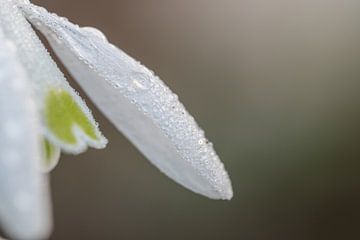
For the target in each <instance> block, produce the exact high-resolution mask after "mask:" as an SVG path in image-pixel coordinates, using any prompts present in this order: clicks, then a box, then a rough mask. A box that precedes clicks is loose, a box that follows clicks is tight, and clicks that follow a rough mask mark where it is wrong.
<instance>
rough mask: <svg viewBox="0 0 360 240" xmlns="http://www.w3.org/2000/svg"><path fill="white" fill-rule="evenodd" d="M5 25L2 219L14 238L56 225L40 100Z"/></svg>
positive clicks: (0, 49)
mask: <svg viewBox="0 0 360 240" xmlns="http://www.w3.org/2000/svg"><path fill="white" fill-rule="evenodd" d="M15 51H16V48H15V45H14V44H12V43H11V42H9V41H8V40H5V38H4V36H3V34H2V31H1V28H0V223H1V226H2V227H3V229H4V231H5V232H6V233H7V234H8V235H9V236H10V237H12V238H14V239H44V238H46V237H48V235H49V233H50V231H51V228H52V218H51V213H50V212H51V210H50V200H49V193H48V185H47V177H46V176H45V175H43V174H42V173H41V170H40V161H41V156H42V155H41V142H40V135H41V134H40V127H39V124H38V121H37V120H38V118H37V110H36V108H35V102H34V101H33V97H32V95H31V92H30V86H29V82H28V79H27V78H26V76H25V73H24V71H23V69H22V67H21V65H20V64H19V63H18V62H17V58H16V56H15V55H16V53H15Z"/></svg>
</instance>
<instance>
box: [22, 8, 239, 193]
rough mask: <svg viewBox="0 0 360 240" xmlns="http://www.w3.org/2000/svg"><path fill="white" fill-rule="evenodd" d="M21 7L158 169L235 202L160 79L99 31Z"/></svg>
mask: <svg viewBox="0 0 360 240" xmlns="http://www.w3.org/2000/svg"><path fill="white" fill-rule="evenodd" d="M21 8H22V10H23V11H24V13H25V16H26V17H27V19H28V20H29V21H30V22H31V23H32V24H33V25H34V26H35V27H36V28H38V29H39V30H40V31H41V32H42V33H43V34H44V35H45V37H46V38H47V39H48V41H49V42H50V44H51V46H52V47H53V49H54V50H55V52H56V54H57V55H58V56H59V58H60V59H61V60H62V61H63V63H64V64H65V66H66V67H67V68H68V70H69V71H70V72H71V74H72V75H73V76H74V78H75V79H76V80H77V81H78V83H79V84H80V85H81V87H82V88H83V89H84V90H85V91H86V93H87V94H88V95H89V96H90V97H91V98H92V100H93V101H94V102H95V104H96V105H97V106H98V107H99V108H100V110H101V111H102V112H103V113H104V114H105V115H106V116H107V117H108V118H109V119H110V120H111V121H112V123H113V124H114V125H115V126H116V127H117V128H118V129H119V130H121V131H122V132H123V133H124V134H125V135H126V136H127V137H128V138H129V139H130V140H131V141H132V142H133V143H134V144H135V145H136V146H137V147H138V148H139V149H140V151H141V152H142V153H143V154H144V155H145V156H146V157H147V158H149V159H150V161H151V162H152V163H153V164H154V165H156V166H157V167H158V168H159V169H160V170H161V171H163V172H164V173H165V174H166V175H168V176H169V177H171V178H173V179H174V180H175V181H177V182H178V183H180V184H182V185H183V186H185V187H187V188H189V189H191V190H192V191H194V192H197V193H200V194H203V195H205V196H208V197H210V198H214V199H230V198H231V197H232V187H231V183H230V180H229V177H228V174H227V173H226V171H225V169H224V166H223V164H222V163H221V161H220V159H219V158H218V156H217V154H216V153H215V151H214V149H213V147H212V144H211V143H210V142H208V140H207V139H206V138H205V136H204V133H203V131H202V130H201V129H200V128H199V127H198V125H197V124H196V122H195V121H194V119H193V118H192V117H191V116H190V115H189V113H188V112H187V111H186V110H185V108H184V106H183V105H182V104H181V103H180V102H179V101H178V98H177V96H176V95H175V94H173V93H172V92H171V90H170V89H169V88H168V87H167V86H166V85H165V84H164V83H163V82H162V81H161V80H160V79H159V78H158V77H157V76H155V75H154V74H153V73H152V72H151V71H150V70H148V69H147V68H146V67H144V66H143V65H141V64H140V63H139V62H137V61H135V60H134V59H133V58H131V57H129V56H128V55H127V54H125V53H124V52H123V51H121V50H120V49H118V48H116V47H115V46H113V45H111V44H110V43H108V42H107V40H106V38H105V37H104V35H103V34H102V33H101V32H100V31H99V30H97V29H94V28H88V27H87V28H80V27H79V26H77V25H74V24H72V23H70V22H69V21H68V20H66V19H64V18H60V17H58V16H57V15H55V14H50V13H48V12H47V11H46V10H45V9H44V8H40V7H37V6H35V5H23V6H22V7H21Z"/></svg>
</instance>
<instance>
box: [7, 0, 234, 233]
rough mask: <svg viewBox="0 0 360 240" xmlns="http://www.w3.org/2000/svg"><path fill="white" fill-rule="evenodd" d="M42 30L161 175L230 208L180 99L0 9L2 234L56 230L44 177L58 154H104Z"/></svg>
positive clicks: (95, 50) (23, 7)
mask: <svg viewBox="0 0 360 240" xmlns="http://www.w3.org/2000/svg"><path fill="white" fill-rule="evenodd" d="M32 27H35V28H36V29H38V30H39V31H40V32H41V33H42V34H43V35H44V36H45V38H46V39H47V41H48V42H49V43H50V45H51V47H52V48H53V50H54V52H55V53H56V55H57V56H58V57H59V59H60V60H61V61H62V62H63V63H64V65H65V66H66V68H67V69H68V70H69V72H70V73H71V74H72V76H73V77H74V79H75V80H76V81H77V82H78V83H79V85H80V86H81V87H82V89H83V90H84V91H85V92H86V94H87V95H88V96H89V97H90V98H91V99H92V100H93V102H94V103H95V104H96V105H97V107H98V108H99V109H100V110H101V111H102V112H103V114H104V115H105V116H106V117H107V118H108V119H109V120H110V121H111V122H112V123H113V124H114V125H115V127H116V128H117V129H118V130H119V131H121V132H122V133H123V134H124V135H125V136H126V137H127V138H128V139H129V140H130V141H131V142H132V143H133V144H134V145H135V146H136V147H137V148H138V149H139V150H140V151H141V152H142V153H143V154H144V155H145V156H146V157H147V158H148V159H149V160H150V161H151V162H152V163H153V164H154V165H155V166H156V167H158V168H159V169H160V170H161V171H162V172H163V173H164V174H166V175H167V176H169V177H170V178H172V179H173V180H175V181H176V182H178V183H179V184H181V185H183V186H184V187H186V188H188V189H190V190H192V191H193V192H196V193H199V194H202V195H205V196H207V197H209V198H212V199H231V197H232V188H231V183H230V180H229V177H228V174H227V173H226V171H225V169H224V166H223V164H222V163H221V161H220V160H219V158H218V156H217V154H216V153H215V151H214V149H213V147H212V144H211V143H210V142H209V141H208V140H207V139H206V138H205V136H204V133H203V131H202V130H201V129H200V128H199V127H198V126H197V124H196V122H195V120H194V119H193V117H191V116H190V115H189V113H188V112H187V111H186V110H185V108H184V106H183V105H182V104H181V103H180V102H179V100H178V97H177V96H176V95H175V94H174V93H172V92H171V90H170V89H169V88H168V87H167V86H166V85H165V84H164V83H163V82H162V81H161V80H160V79H159V78H158V77H157V76H156V75H154V73H153V72H152V71H150V70H148V69H147V68H146V67H145V66H143V65H141V64H140V63H139V62H137V61H135V60H134V59H133V58H131V57H130V56H128V55H127V54H126V53H124V52H123V51H121V50H120V49H118V48H117V47H115V46H114V45H112V44H110V43H109V42H108V41H107V39H106V37H105V36H104V35H103V34H102V33H101V32H100V31H99V30H97V29H94V28H90V27H79V26H77V25H75V24H73V23H71V22H69V21H68V20H67V19H65V18H61V17H59V16H57V15H55V14H51V13H49V12H48V11H47V10H45V9H44V8H42V7H38V6H35V5H33V4H31V3H30V2H28V1H24V0H23V1H20V0H0V134H1V137H0V224H1V226H2V227H3V228H4V230H5V231H6V233H7V234H8V235H9V236H10V237H14V238H16V239H39V238H46V237H47V236H48V235H49V233H50V231H51V228H52V224H51V223H52V221H51V219H52V216H51V204H50V202H51V201H50V199H49V190H48V183H47V176H46V172H48V171H50V170H51V169H52V168H53V167H54V166H55V165H56V164H57V162H58V159H59V157H60V152H65V153H72V154H78V153H81V152H83V151H85V150H86V149H87V147H93V148H99V149H100V148H104V147H105V145H106V143H107V140H106V138H105V137H104V136H103V135H102V133H101V132H100V130H99V128H98V124H97V123H96V122H95V120H94V118H93V116H92V114H91V111H90V110H89V109H88V108H87V106H86V105H85V103H84V101H83V100H82V99H81V97H80V96H79V95H78V94H77V92H76V91H75V90H74V89H73V88H71V87H70V85H69V84H68V83H67V81H66V79H65V78H64V75H63V74H62V73H61V72H60V70H59V69H58V67H57V66H56V64H55V62H54V61H53V60H52V59H51V57H50V55H49V53H48V52H47V50H46V49H45V47H44V46H43V44H42V43H41V41H40V40H39V38H38V36H37V35H36V33H35V32H34V30H33V28H32Z"/></svg>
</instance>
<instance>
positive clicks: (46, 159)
mask: <svg viewBox="0 0 360 240" xmlns="http://www.w3.org/2000/svg"><path fill="white" fill-rule="evenodd" d="M59 158H60V148H59V147H57V146H55V145H53V144H51V143H50V142H49V141H48V140H47V139H45V138H44V139H43V162H42V168H43V171H44V172H50V171H51V170H52V169H54V167H55V166H56V165H57V163H58V162H59Z"/></svg>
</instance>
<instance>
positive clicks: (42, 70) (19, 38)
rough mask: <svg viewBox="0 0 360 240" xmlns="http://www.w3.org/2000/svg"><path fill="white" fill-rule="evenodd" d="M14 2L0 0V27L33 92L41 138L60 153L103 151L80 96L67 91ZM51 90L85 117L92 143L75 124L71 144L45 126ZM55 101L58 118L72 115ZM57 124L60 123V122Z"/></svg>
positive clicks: (101, 138)
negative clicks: (67, 97) (68, 98)
mask: <svg viewBox="0 0 360 240" xmlns="http://www.w3.org/2000/svg"><path fill="white" fill-rule="evenodd" d="M17 2H18V1H9V0H0V6H1V8H0V18H1V21H0V26H2V28H3V30H4V34H6V36H7V38H9V39H11V41H12V42H13V43H14V44H15V46H16V48H17V49H18V50H19V51H18V53H19V57H18V59H19V61H20V62H21V64H22V65H23V67H24V68H25V71H26V73H27V75H28V76H29V79H30V80H31V85H32V87H33V88H34V90H35V92H36V99H37V106H38V108H39V111H40V112H41V113H42V119H41V120H42V122H43V129H42V130H43V133H44V135H45V136H46V137H47V138H48V139H49V140H50V141H51V142H52V143H54V144H55V145H58V146H60V147H61V148H62V150H64V151H66V152H70V153H79V152H82V151H85V150H86V148H87V146H88V145H89V146H91V147H94V148H104V147H105V145H106V143H107V140H106V139H105V138H104V137H103V136H102V134H101V133H100V131H99V129H98V127H97V123H96V122H95V120H94V118H93V117H92V114H91V112H90V110H89V109H88V108H87V106H86V104H85V102H84V101H83V100H82V99H81V98H80V96H79V95H78V94H77V93H76V92H75V91H74V90H73V89H72V88H71V86H70V85H69V84H68V82H67V81H66V79H65V78H64V76H63V74H62V73H61V72H60V70H59V69H58V67H57V66H56V64H55V62H54V61H53V60H52V59H51V57H50V55H49V53H48V52H47V50H46V49H45V47H44V46H43V44H42V43H41V41H40V39H39V38H38V36H37V35H36V34H35V32H34V30H33V29H32V27H31V26H30V24H29V23H28V22H27V21H26V19H25V17H24V16H23V14H22V12H21V11H20V10H19V9H18V8H17V5H16V3H17ZM20 2H21V1H20ZM54 90H56V91H58V92H61V93H63V92H66V93H67V94H69V95H70V96H71V98H72V99H73V100H74V101H75V103H76V104H77V105H78V106H79V107H80V109H81V111H82V112H83V113H84V115H85V118H87V120H88V121H89V122H90V124H91V125H92V127H93V131H94V132H95V134H94V135H96V140H94V139H95V138H91V137H89V135H88V134H86V133H85V132H86V131H85V130H83V128H80V127H78V126H79V124H77V125H76V124H75V123H74V124H72V125H71V124H70V125H71V127H70V129H71V130H70V133H71V134H72V135H74V136H73V138H74V139H75V141H74V142H75V143H70V142H69V141H66V139H64V138H62V137H61V136H60V135H59V134H57V133H58V132H56V131H54V130H56V129H54V128H55V127H54V124H51V123H49V119H48V115H49V114H48V111H47V110H48V109H47V100H48V99H49V98H48V97H49V96H50V95H51V94H52V93H53V92H54ZM55 97H57V96H55ZM53 98H54V97H53ZM58 98H59V101H58V104H57V105H58V106H59V109H60V108H61V109H62V110H63V112H64V113H63V114H62V115H61V117H63V118H66V117H69V116H72V114H71V112H70V110H68V109H67V108H66V107H67V106H66V104H64V103H63V102H61V99H60V97H58ZM59 119H60V117H59ZM67 120H68V119H67ZM59 122H60V123H61V122H62V121H59ZM63 122H65V121H63ZM74 122H75V121H74ZM67 127H69V126H67ZM57 129H59V128H57Z"/></svg>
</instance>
